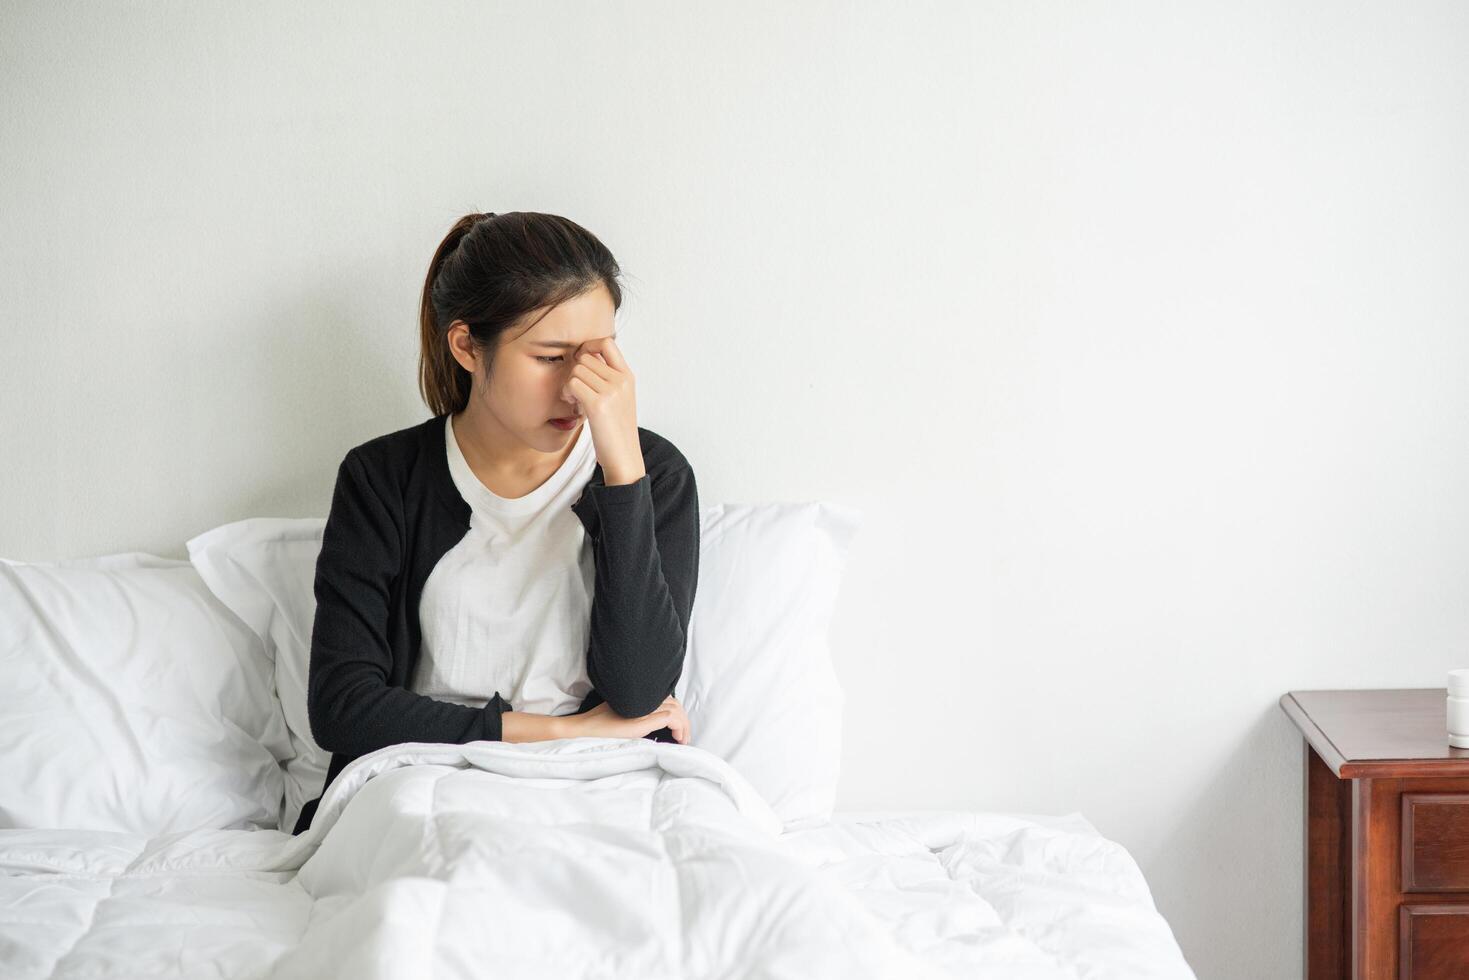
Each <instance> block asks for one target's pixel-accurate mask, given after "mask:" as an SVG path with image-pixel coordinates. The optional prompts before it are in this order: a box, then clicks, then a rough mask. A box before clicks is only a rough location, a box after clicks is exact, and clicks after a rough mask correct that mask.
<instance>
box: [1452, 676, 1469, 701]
mask: <svg viewBox="0 0 1469 980" xmlns="http://www.w3.org/2000/svg"><path fill="white" fill-rule="evenodd" d="M1449 696H1450V697H1455V698H1469V670H1451V671H1449Z"/></svg>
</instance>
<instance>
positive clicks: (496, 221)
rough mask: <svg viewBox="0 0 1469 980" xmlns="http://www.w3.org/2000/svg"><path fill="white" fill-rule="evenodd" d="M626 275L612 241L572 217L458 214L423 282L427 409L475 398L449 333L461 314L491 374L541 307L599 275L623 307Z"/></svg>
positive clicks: (442, 411) (422, 376)
mask: <svg viewBox="0 0 1469 980" xmlns="http://www.w3.org/2000/svg"><path fill="white" fill-rule="evenodd" d="M620 275H621V271H620V270H619V268H618V266H617V260H616V259H614V258H613V257H612V253H611V252H609V251H608V250H607V247H606V246H605V245H603V244H602V243H601V242H600V241H599V240H598V239H597V237H596V236H595V235H593V234H592V233H591V232H589V231H587V230H586V229H585V228H583V227H582V226H581V225H579V224H577V223H576V222H574V221H571V220H569V219H567V218H562V217H559V216H557V215H554V214H539V213H537V212H535V211H508V212H506V213H504V214H495V213H494V212H490V213H488V214H467V215H465V216H464V217H462V218H460V219H459V220H458V221H456V222H455V223H454V227H453V228H451V229H449V234H448V235H446V236H444V240H443V241H442V242H440V243H439V248H438V251H436V252H434V257H433V261H432V262H430V263H429V267H428V277H427V278H426V279H425V280H424V283H423V300H422V304H421V306H420V309H419V327H420V341H421V349H420V351H419V358H418V390H419V392H420V393H421V394H422V395H423V400H424V401H425V402H427V403H428V407H429V410H430V411H432V412H433V413H434V414H435V415H447V414H450V413H452V412H459V411H461V410H463V408H464V406H465V405H467V404H469V393H470V388H471V387H472V378H471V377H470V374H469V372H468V371H466V370H465V369H464V368H463V367H461V366H460V364H459V362H458V361H456V360H455V359H454V355H453V354H452V353H451V352H450V351H449V344H448V341H447V339H446V337H447V335H448V332H449V326H450V325H451V324H452V323H453V322H454V321H455V320H463V321H464V322H465V324H467V325H468V327H469V333H470V336H472V337H473V338H474V344H475V347H476V348H477V349H478V350H479V351H480V352H481V354H483V355H484V357H485V364H486V373H487V374H488V369H489V365H490V364H492V363H493V360H494V354H495V351H496V350H497V349H498V348H499V345H500V335H501V334H503V333H504V332H505V331H507V330H509V329H510V328H511V327H514V326H516V325H517V324H518V323H519V322H520V321H521V320H522V319H523V318H524V317H525V316H526V315H527V314H529V313H531V312H533V311H535V310H539V309H541V308H543V307H544V308H545V310H546V312H549V311H550V308H551V307H553V306H556V305H558V304H560V303H564V302H565V301H567V300H569V299H572V298H574V297H576V296H579V295H581V294H582V293H584V292H586V291H587V290H588V289H593V288H595V287H596V286H597V285H598V284H599V283H600V284H602V285H604V286H606V287H607V291H608V292H610V293H611V294H612V305H613V309H614V310H615V309H620V308H621V307H622V286H621V285H620V283H619V282H618V278H619V276H620ZM541 315H542V316H544V315H545V313H542V314H541Z"/></svg>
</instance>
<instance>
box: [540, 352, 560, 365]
mask: <svg viewBox="0 0 1469 980" xmlns="http://www.w3.org/2000/svg"><path fill="white" fill-rule="evenodd" d="M536 360H538V361H540V362H541V363H543V364H555V363H556V362H557V361H559V360H561V355H560V354H557V355H556V356H555V357H541V356H540V355H539V354H537V355H536Z"/></svg>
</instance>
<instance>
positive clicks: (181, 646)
mask: <svg viewBox="0 0 1469 980" xmlns="http://www.w3.org/2000/svg"><path fill="white" fill-rule="evenodd" d="M0 675H3V676H4V683H3V684H0V745H3V746H4V751H3V752H0V828H4V829H27V830H34V829H60V828H66V829H79V830H101V831H118V832H122V833H132V834H143V835H148V836H154V835H159V834H171V833H178V832H184V831H190V830H197V829H201V828H209V829H225V830H260V829H264V828H270V829H275V828H276V827H277V825H278V823H279V819H280V809H281V802H282V797H283V790H284V780H283V775H282V772H281V767H280V760H281V758H283V757H284V755H285V753H286V752H288V750H289V744H290V743H289V733H288V732H287V730H286V726H285V718H284V716H283V715H282V713H281V709H280V704H279V702H277V701H276V698H275V693H274V690H273V688H272V685H271V663H270V658H269V655H268V653H267V651H266V650H265V648H264V646H263V644H261V642H260V640H259V638H258V637H256V636H255V635H254V634H253V633H252V632H250V631H249V630H247V629H245V628H244V627H243V626H241V624H240V623H239V622H238V621H237V620H236V619H235V617H233V616H232V615H230V612H229V610H227V609H225V608H224V607H223V606H222V605H221V604H220V603H219V601H218V600H217V599H216V598H215V597H214V595H213V594H212V593H211V592H210V591H209V589H208V587H206V586H205V584H204V582H203V581H202V580H201V579H200V577H199V574H198V572H196V571H195V570H194V568H193V566H192V565H190V563H189V562H186V561H179V560H174V559H168V558H161V557H159V556H156V555H148V554H144V553H142V552H129V553H126V554H117V555H106V556H102V557H98V558H83V559H69V560H65V561H56V562H21V561H13V560H11V559H0Z"/></svg>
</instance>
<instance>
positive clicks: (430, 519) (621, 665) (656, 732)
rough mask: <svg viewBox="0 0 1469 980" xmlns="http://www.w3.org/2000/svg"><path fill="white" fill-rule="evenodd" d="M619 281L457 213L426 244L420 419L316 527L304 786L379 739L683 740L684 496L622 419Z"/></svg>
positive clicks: (550, 238) (678, 456) (693, 499)
mask: <svg viewBox="0 0 1469 980" xmlns="http://www.w3.org/2000/svg"><path fill="white" fill-rule="evenodd" d="M619 276H620V271H619V269H618V266H617V263H616V260H614V259H613V257H612V254H611V253H610V252H609V251H608V250H607V249H606V247H605V246H604V245H603V244H602V243H601V242H600V241H598V240H597V238H596V237H595V236H593V235H592V234H591V233H590V232H588V231H587V230H586V229H584V228H582V227H581V226H579V225H577V224H575V223H574V222H572V221H568V220H567V219H565V218H561V217H557V216H555V215H549V214H537V213H532V212H510V213H506V214H500V215H496V214H472V215H467V216H466V217H464V218H462V219H460V220H459V222H458V223H457V224H455V226H454V227H453V229H452V230H451V231H450V232H449V234H448V236H447V237H446V238H445V239H444V241H443V242H442V243H441V244H440V245H439V248H438V251H437V252H436V253H435V254H434V257H433V261H432V262H431V263H430V265H429V271H428V278H427V280H426V281H425V283H424V290H423V299H422V305H421V309H420V328H421V330H420V341H421V352H420V361H419V389H420V391H421V392H422V394H423V397H424V400H425V401H426V402H427V403H428V406H429V409H430V410H431V411H432V412H433V413H434V416H433V417H432V418H430V419H428V420H426V421H424V422H422V423H419V424H417V425H414V426H411V427H409V428H406V429H401V430H399V431H397V432H392V433H388V434H386V435H382V436H378V437H377V438H374V439H371V440H369V441H367V442H365V443H363V444H362V445H359V446H356V447H355V448H353V449H352V450H350V451H349V452H348V453H347V455H346V458H345V459H343V460H342V463H341V466H340V467H339V468H338V470H337V482H336V489H335V490H334V492H333V495H332V504H331V512H330V514H329V515H328V517H327V522H326V527H325V530H324V531H323V536H322V548H321V556H320V558H319V559H318V561H317V565H316V579H315V587H314V588H315V594H316V619H315V622H314V624H313V629H312V636H311V666H310V677H309V680H308V684H307V706H308V713H309V715H310V720H311V731H312V735H313V736H314V737H315V738H316V741H317V744H319V745H320V746H321V747H322V748H323V749H326V750H327V751H329V752H331V753H332V758H331V764H330V766H329V767H328V769H327V775H326V785H327V786H330V785H331V782H332V780H333V779H335V778H336V777H337V775H338V774H339V773H340V772H341V771H342V769H344V768H345V767H346V765H347V764H348V763H349V762H351V761H352V760H353V759H356V758H357V757H359V756H361V755H363V754H365V753H368V752H372V751H374V750H376V749H380V748H383V747H384V746H388V745H396V744H399V743H403V742H452V743H462V742H473V741H478V740H481V739H490V740H499V741H506V742H531V741H539V740H544V739H555V738H572V737H578V736H606V737H613V738H644V737H648V738H653V739H655V740H657V741H676V742H682V743H686V742H688V741H689V735H690V732H689V719H688V716H687V715H686V714H685V712H684V709H683V707H682V706H681V705H680V704H679V703H678V701H677V700H676V699H675V698H674V697H673V696H672V694H673V689H674V686H675V685H676V684H677V682H678V679H679V677H680V675H681V674H682V671H683V660H684V652H685V649H686V646H687V633H688V623H689V613H690V610H691V608H692V606H693V601H694V591H695V588H696V586H697V580H698V566H699V499H698V492H697V488H696V486H695V483H694V473H693V470H692V469H691V468H690V466H689V464H688V461H687V460H685V459H684V456H683V454H682V453H681V452H679V450H678V449H677V448H676V447H675V446H674V445H673V444H672V443H671V442H669V441H668V440H667V439H665V438H663V437H662V436H660V435H658V434H657V433H655V432H652V431H650V430H648V429H645V428H641V427H640V426H638V424H637V404H636V398H635V391H634V378H633V374H632V371H631V370H630V369H629V367H628V364H627V360H626V359H625V358H624V357H623V356H622V352H621V351H620V350H619V349H618V347H617V343H616V340H615V339H614V338H615V336H616V334H615V332H614V322H613V320H614V314H615V313H616V311H617V309H618V308H619V307H620V306H621V304H622V290H621V287H620V285H619V283H618V277H619ZM323 793H325V790H324V789H323ZM319 803H320V797H318V798H317V799H316V800H312V801H311V802H309V803H307V804H306V806H305V807H304V808H303V809H302V811H301V817H300V819H299V820H298V821H297V823H296V827H295V830H294V831H293V833H296V834H299V833H301V832H302V831H304V830H306V829H307V828H308V827H309V826H310V825H311V820H312V817H313V815H314V814H315V812H316V808H317V805H318V804H319Z"/></svg>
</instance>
